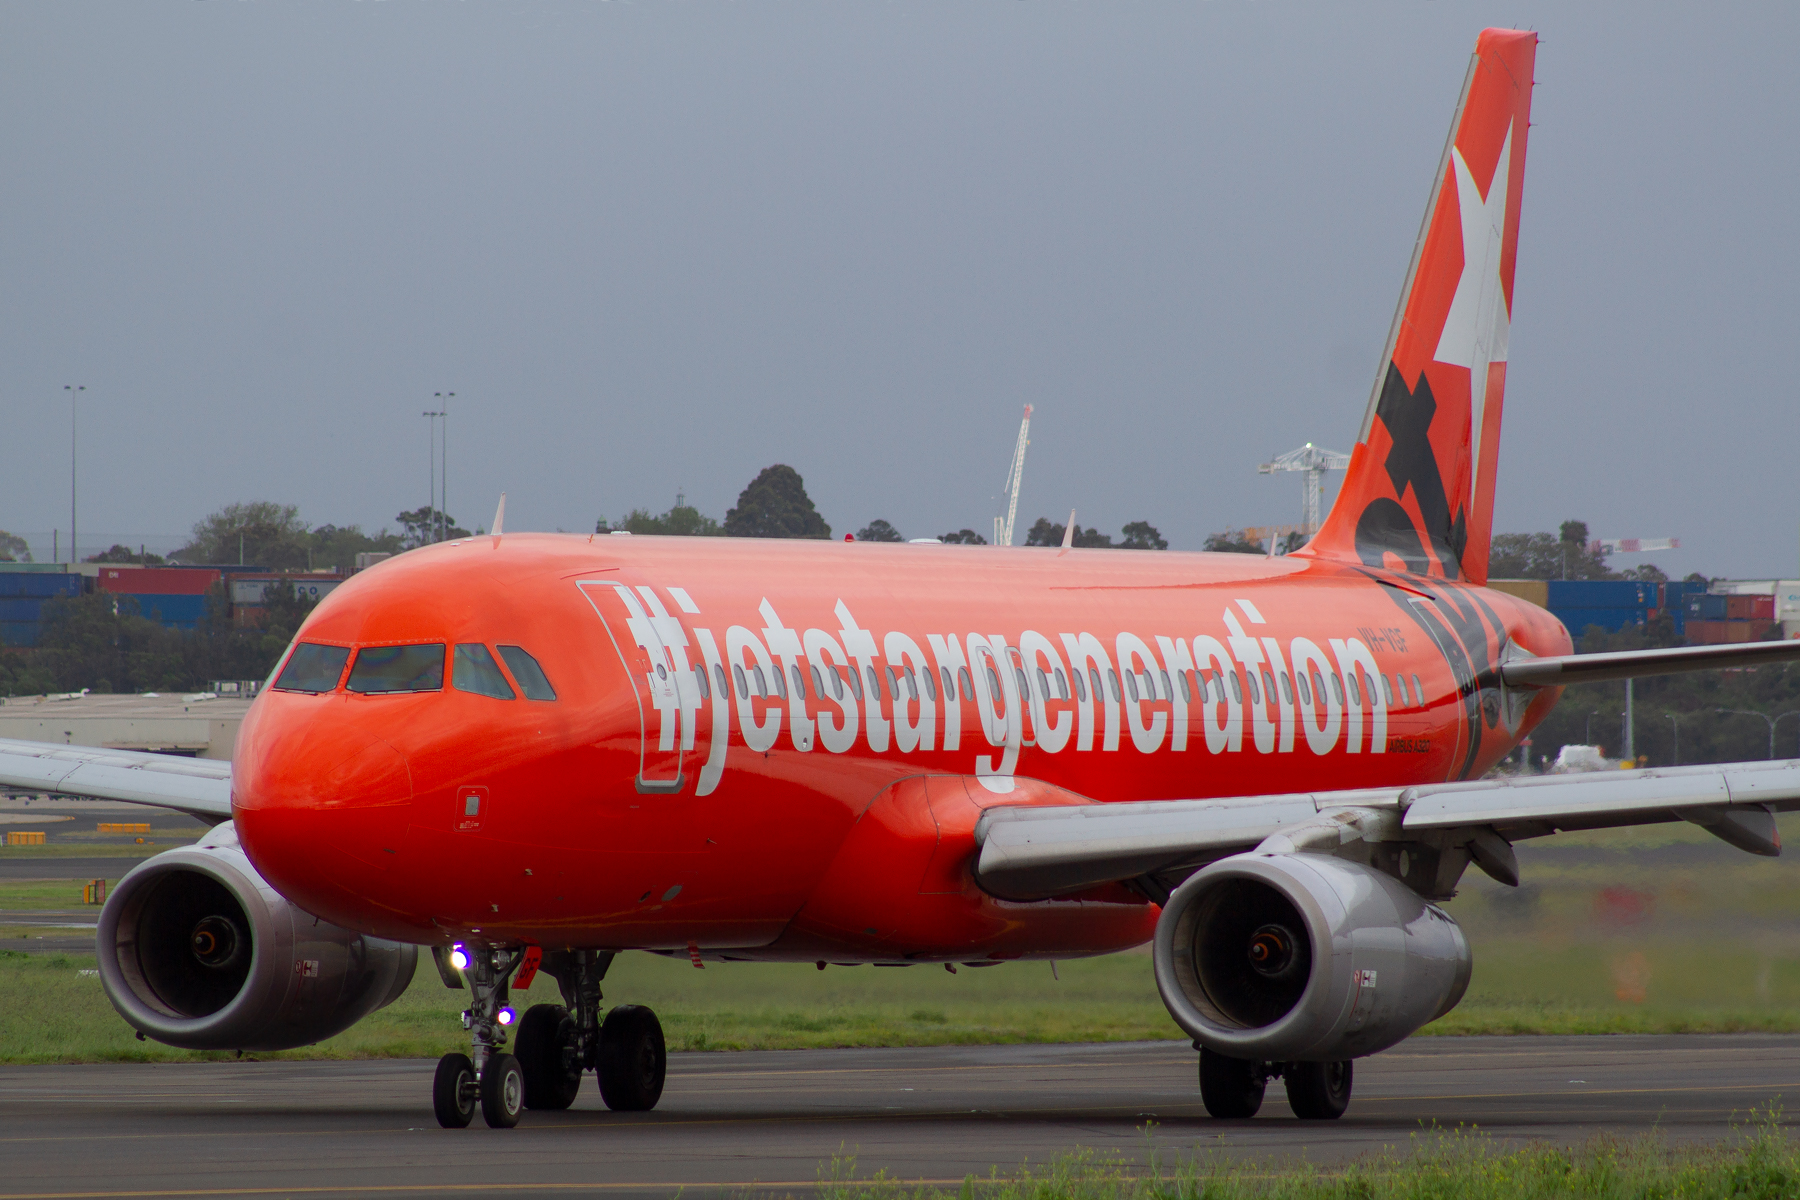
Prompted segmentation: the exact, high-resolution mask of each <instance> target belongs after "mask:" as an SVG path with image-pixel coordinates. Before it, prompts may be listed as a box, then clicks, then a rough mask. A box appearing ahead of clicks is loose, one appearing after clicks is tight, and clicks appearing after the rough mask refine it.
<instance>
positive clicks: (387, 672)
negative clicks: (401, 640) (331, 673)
mask: <svg viewBox="0 0 1800 1200" xmlns="http://www.w3.org/2000/svg"><path fill="white" fill-rule="evenodd" d="M344 686H346V687H348V688H349V689H350V690H351V691H353V692H365V693H380V692H438V691H442V690H443V688H444V643H442V642H432V643H430V644H428V645H424V646H364V647H363V648H362V649H361V650H358V651H357V652H356V665H355V666H353V667H351V668H350V682H349V683H347V684H345V685H344Z"/></svg>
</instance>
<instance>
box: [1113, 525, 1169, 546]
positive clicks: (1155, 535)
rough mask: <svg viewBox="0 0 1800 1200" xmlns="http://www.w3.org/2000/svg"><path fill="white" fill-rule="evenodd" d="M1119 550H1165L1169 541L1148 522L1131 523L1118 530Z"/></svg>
mask: <svg viewBox="0 0 1800 1200" xmlns="http://www.w3.org/2000/svg"><path fill="white" fill-rule="evenodd" d="M1119 533H1120V538H1119V549H1121V550H1167V549H1168V548H1169V540H1168V539H1167V538H1165V537H1163V535H1162V534H1161V533H1159V532H1157V529H1156V526H1154V525H1152V524H1151V523H1150V522H1148V521H1133V522H1131V523H1130V524H1128V525H1126V526H1125V527H1124V528H1123V529H1121V530H1119Z"/></svg>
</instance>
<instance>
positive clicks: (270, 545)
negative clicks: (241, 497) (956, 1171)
mask: <svg viewBox="0 0 1800 1200" xmlns="http://www.w3.org/2000/svg"><path fill="white" fill-rule="evenodd" d="M306 551H307V529H306V523H305V522H304V521H302V520H301V519H300V509H299V508H298V507H297V506H295V505H292V504H275V503H273V502H272V501H268V500H253V501H251V502H249V503H246V504H228V505H226V506H225V507H224V508H222V509H220V510H219V511H218V512H216V513H213V514H212V515H211V516H208V517H206V518H204V519H202V520H201V521H199V522H198V523H196V524H195V526H194V530H193V540H191V541H190V542H189V543H188V544H187V545H186V546H184V547H182V548H181V549H180V550H177V551H176V552H175V553H174V555H172V556H171V558H172V561H175V562H182V563H239V562H241V563H246V564H254V565H256V566H259V567H267V568H269V569H270V570H290V571H291V570H299V569H303V568H304V567H305V566H306Z"/></svg>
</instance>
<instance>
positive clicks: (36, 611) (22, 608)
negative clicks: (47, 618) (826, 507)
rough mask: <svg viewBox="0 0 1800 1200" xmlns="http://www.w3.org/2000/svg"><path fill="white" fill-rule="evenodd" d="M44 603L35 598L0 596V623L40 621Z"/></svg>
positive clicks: (42, 615)
mask: <svg viewBox="0 0 1800 1200" xmlns="http://www.w3.org/2000/svg"><path fill="white" fill-rule="evenodd" d="M43 619H44V601H43V600H41V599H40V598H38V597H36V596H0V621H41V620H43Z"/></svg>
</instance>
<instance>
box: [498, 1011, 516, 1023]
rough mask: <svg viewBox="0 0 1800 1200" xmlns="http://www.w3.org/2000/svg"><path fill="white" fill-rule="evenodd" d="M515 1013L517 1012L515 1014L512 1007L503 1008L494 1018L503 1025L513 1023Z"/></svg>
mask: <svg viewBox="0 0 1800 1200" xmlns="http://www.w3.org/2000/svg"><path fill="white" fill-rule="evenodd" d="M515 1015H517V1014H515V1013H514V1012H513V1010H512V1009H510V1008H503V1009H501V1010H500V1011H499V1013H497V1014H496V1015H495V1017H494V1019H495V1020H496V1021H498V1022H500V1023H501V1024H502V1025H511V1024H512V1023H513V1018H514V1016H515Z"/></svg>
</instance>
